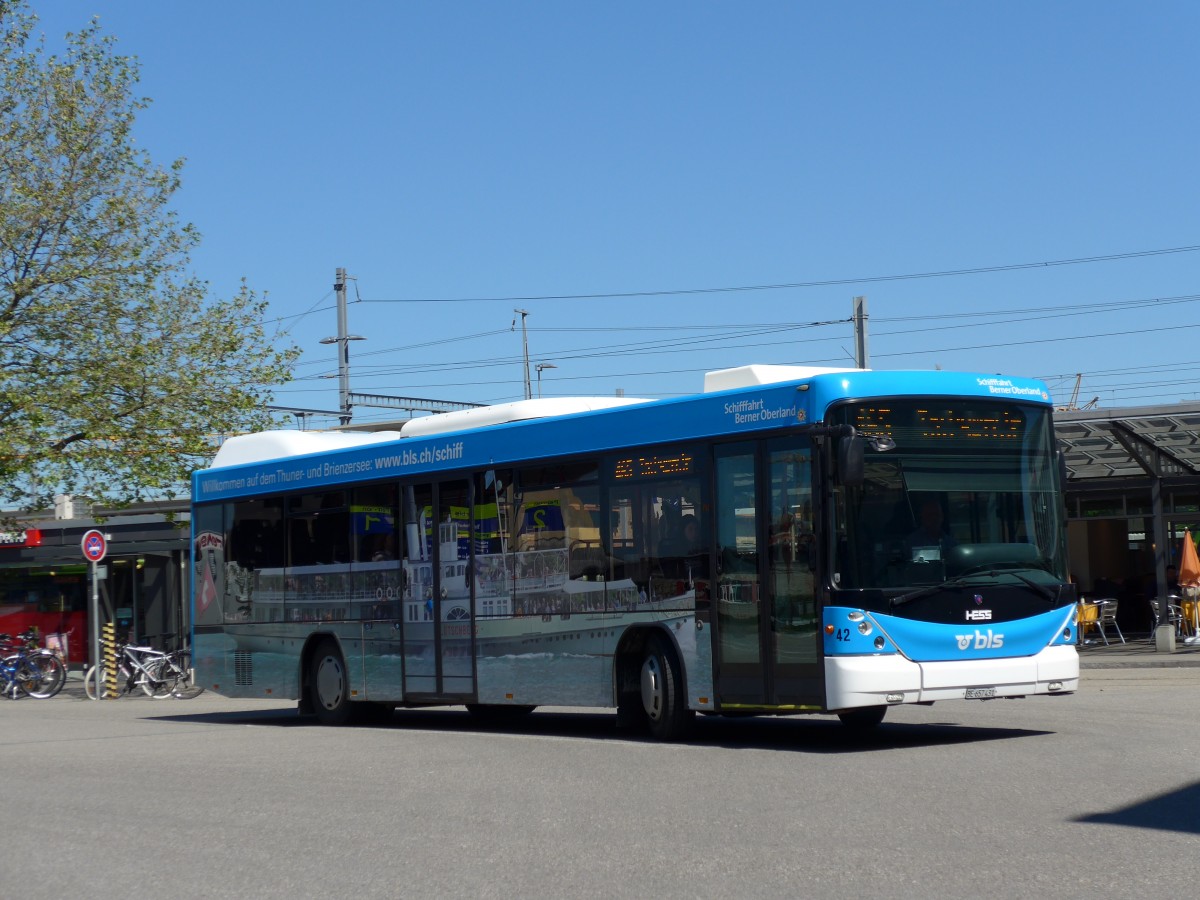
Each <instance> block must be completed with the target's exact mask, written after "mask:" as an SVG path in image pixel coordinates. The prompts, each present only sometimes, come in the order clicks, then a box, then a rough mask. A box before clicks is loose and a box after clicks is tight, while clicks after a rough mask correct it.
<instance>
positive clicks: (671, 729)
mask: <svg viewBox="0 0 1200 900" xmlns="http://www.w3.org/2000/svg"><path fill="white" fill-rule="evenodd" d="M641 693H642V708H643V709H644V710H645V711H646V721H647V723H648V724H649V726H650V734H652V735H653V736H654V737H656V738H658V739H659V740H660V741H676V740H679V739H680V738H682V737H684V736H685V735H686V734H687V731H688V728H689V727H690V726H691V724H692V719H693V715H692V711H691V710H690V709H688V708H687V698H686V697H685V696H684V695H683V677H682V673H681V672H680V668H679V661H678V660H677V659H676V657H675V650H674V648H673V647H671V645H670V644H669V643H667V641H666V640H665V639H664V638H662V637H660V636H658V635H653V636H651V637H650V639H649V640H648V641H647V642H646V651H645V656H644V658H643V659H642V671H641Z"/></svg>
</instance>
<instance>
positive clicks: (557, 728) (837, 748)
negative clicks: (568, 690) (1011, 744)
mask: <svg viewBox="0 0 1200 900" xmlns="http://www.w3.org/2000/svg"><path fill="white" fill-rule="evenodd" d="M156 718H160V717H156ZM161 718H163V719H165V720H169V721H176V722H187V723H191V724H196V723H207V724H213V725H257V726H268V727H277V728H325V727H327V726H324V725H320V724H318V722H317V720H316V719H315V718H314V717H313V716H302V715H300V714H299V713H297V712H296V710H295V709H294V708H280V709H268V710H238V711H231V712H208V713H198V714H196V715H171V716H163V717H161ZM347 727H348V728H350V729H358V730H363V731H375V730H392V731H408V732H414V731H438V732H459V733H463V734H481V735H482V734H494V735H512V736H522V737H533V738H537V737H546V738H556V739H563V738H567V739H579V740H601V741H604V740H611V741H631V742H634V743H644V744H647V745H651V746H659V745H660V743H659V742H658V741H656V740H654V739H653V738H651V737H650V736H649V735H647V734H646V733H644V732H642V731H640V730H636V729H632V730H626V729H619V728H617V725H616V714H615V713H614V712H607V711H603V712H602V711H597V712H591V711H580V712H574V711H563V710H556V709H539V710H537V711H536V712H533V713H530V714H529V715H527V716H525V717H522V718H520V719H513V720H510V721H506V722H501V723H492V722H487V721H483V720H480V719H478V718H476V717H475V716H472V715H471V714H470V713H468V712H466V711H465V710H463V709H461V708H450V709H447V708H436V709H400V710H396V711H395V712H394V713H392V714H391V715H383V716H381V717H380V718H379V719H378V720H377V721H373V722H370V723H359V724H355V725H350V726H347ZM1052 733H1053V732H1049V731H1039V730H1035V729H1029V728H999V727H997V728H981V727H978V726H966V725H957V724H953V723H950V722H945V723H940V722H939V723H927V724H909V723H887V722H885V723H884V724H882V725H880V726H878V727H877V728H875V729H872V730H870V731H867V732H865V733H856V732H854V731H851V730H850V729H848V728H846V727H845V726H844V725H842V724H841V722H839V721H838V720H837V719H835V718H832V717H827V716H795V717H790V716H785V717H773V716H739V717H736V718H733V717H725V716H701V717H699V718H698V720H697V721H696V724H695V726H694V727H693V729H692V730H691V733H690V734H689V736H688V737H687V738H686V740H684V741H682V742H681V743H684V744H688V745H694V746H698V747H703V746H709V747H723V748H726V749H739V750H741V749H744V750H754V749H758V750H778V751H787V752H791V753H856V752H871V751H876V750H889V749H896V748H903V747H930V746H935V747H936V746H952V745H955V744H971V743H978V742H981V741H999V740H1013V739H1016V738H1031V737H1042V736H1045V735H1049V734H1052ZM661 746H670V745H661Z"/></svg>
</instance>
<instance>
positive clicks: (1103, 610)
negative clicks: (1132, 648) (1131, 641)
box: [1097, 598, 1125, 644]
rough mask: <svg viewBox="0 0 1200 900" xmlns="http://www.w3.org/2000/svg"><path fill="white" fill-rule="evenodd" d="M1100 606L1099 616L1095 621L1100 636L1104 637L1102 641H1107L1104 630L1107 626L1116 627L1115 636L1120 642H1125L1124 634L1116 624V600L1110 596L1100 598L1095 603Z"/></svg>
mask: <svg viewBox="0 0 1200 900" xmlns="http://www.w3.org/2000/svg"><path fill="white" fill-rule="evenodd" d="M1097 606H1099V607H1100V617H1099V619H1098V621H1097V627H1098V628H1099V629H1100V636H1101V637H1103V638H1104V643H1106V644H1107V643H1108V633H1107V632H1106V631H1105V629H1107V628H1108V627H1109V626H1112V627H1113V628H1115V629H1117V637H1119V638H1120V639H1121V643H1122V644H1123V643H1125V635H1123V634H1121V626H1120V625H1118V624H1117V601H1116V600H1113V599H1111V598H1107V599H1104V600H1100V601H1099V602H1098V603H1097Z"/></svg>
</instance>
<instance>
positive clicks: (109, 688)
mask: <svg viewBox="0 0 1200 900" xmlns="http://www.w3.org/2000/svg"><path fill="white" fill-rule="evenodd" d="M100 643H101V644H103V645H104V696H106V697H108V698H109V699H110V700H115V699H116V698H117V627H116V626H115V625H113V624H112V623H109V624H107V625H103V626H101V628H100Z"/></svg>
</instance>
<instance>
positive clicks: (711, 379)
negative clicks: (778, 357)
mask: <svg viewBox="0 0 1200 900" xmlns="http://www.w3.org/2000/svg"><path fill="white" fill-rule="evenodd" d="M864 371H866V370H865V369H831V368H822V367H820V366H764V365H752V366H738V367H737V368H734V369H720V370H718V371H716V372H706V373H705V375H704V393H706V394H712V393H715V392H716V391H731V390H733V389H734V388H744V387H754V386H755V385H757V384H778V383H779V382H781V381H806V380H807V379H809V378H815V377H816V376H818V375H829V374H832V373H836V372H864Z"/></svg>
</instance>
